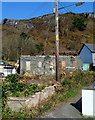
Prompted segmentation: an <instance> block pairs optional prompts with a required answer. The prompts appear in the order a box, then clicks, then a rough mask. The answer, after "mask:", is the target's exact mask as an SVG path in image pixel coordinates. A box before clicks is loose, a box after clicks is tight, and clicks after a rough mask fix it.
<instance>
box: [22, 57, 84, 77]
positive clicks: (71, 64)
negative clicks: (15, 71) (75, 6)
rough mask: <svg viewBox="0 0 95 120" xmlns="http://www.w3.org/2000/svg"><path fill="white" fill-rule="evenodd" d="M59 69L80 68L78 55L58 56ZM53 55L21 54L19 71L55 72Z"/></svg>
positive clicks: (80, 62)
mask: <svg viewBox="0 0 95 120" xmlns="http://www.w3.org/2000/svg"><path fill="white" fill-rule="evenodd" d="M59 65H60V71H62V70H66V69H72V70H74V69H81V67H82V60H81V57H79V56H60V61H59ZM55 67H56V64H55V56H21V57H20V73H21V74H24V73H26V72H30V73H32V74H41V75H50V74H55Z"/></svg>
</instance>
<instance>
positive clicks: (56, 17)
mask: <svg viewBox="0 0 95 120" xmlns="http://www.w3.org/2000/svg"><path fill="white" fill-rule="evenodd" d="M55 2H56V8H55V36H56V37H55V38H56V40H55V44H56V56H55V58H56V59H55V60H56V81H59V31H58V29H59V24H58V0H56V1H55Z"/></svg>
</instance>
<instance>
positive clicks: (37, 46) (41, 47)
mask: <svg viewBox="0 0 95 120" xmlns="http://www.w3.org/2000/svg"><path fill="white" fill-rule="evenodd" d="M35 47H36V49H37V51H38V53H39V52H41V51H42V50H43V47H44V44H43V43H40V44H36V45H35Z"/></svg>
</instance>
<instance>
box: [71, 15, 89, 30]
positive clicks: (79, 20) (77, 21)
mask: <svg viewBox="0 0 95 120" xmlns="http://www.w3.org/2000/svg"><path fill="white" fill-rule="evenodd" d="M73 24H74V26H75V27H76V28H78V30H80V31H83V30H85V28H86V26H87V24H85V18H84V17H74V18H73Z"/></svg>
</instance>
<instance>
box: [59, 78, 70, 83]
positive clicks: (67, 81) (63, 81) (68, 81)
mask: <svg viewBox="0 0 95 120" xmlns="http://www.w3.org/2000/svg"><path fill="white" fill-rule="evenodd" d="M61 83H62V85H66V84H70V80H69V79H67V78H64V79H62V81H61Z"/></svg>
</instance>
